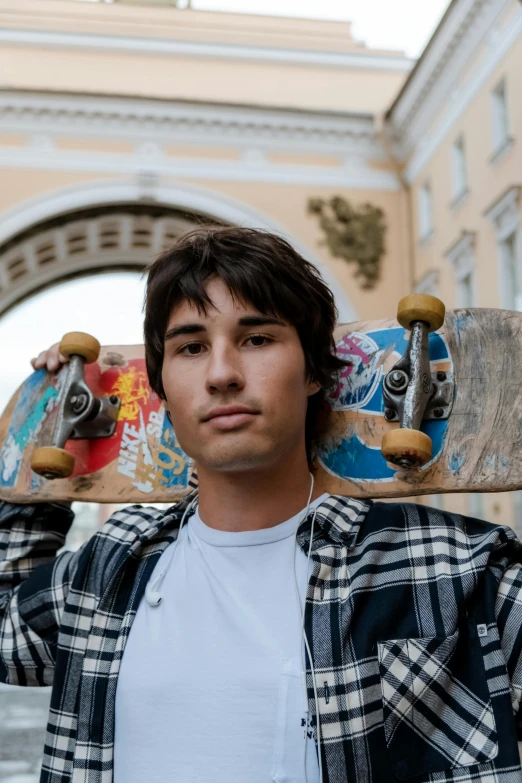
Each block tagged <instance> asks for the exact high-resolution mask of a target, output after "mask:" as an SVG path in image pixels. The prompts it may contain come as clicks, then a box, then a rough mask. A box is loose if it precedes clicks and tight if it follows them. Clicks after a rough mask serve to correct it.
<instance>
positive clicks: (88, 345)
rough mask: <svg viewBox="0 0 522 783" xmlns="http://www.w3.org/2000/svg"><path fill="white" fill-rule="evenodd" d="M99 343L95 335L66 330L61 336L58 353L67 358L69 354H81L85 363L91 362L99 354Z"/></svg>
mask: <svg viewBox="0 0 522 783" xmlns="http://www.w3.org/2000/svg"><path fill="white" fill-rule="evenodd" d="M100 350H101V345H100V343H99V342H98V340H97V339H96V337H91V335H90V334H86V333H85V332H68V333H67V334H64V336H63V337H62V342H61V343H60V353H61V354H63V355H64V356H65V358H66V359H69V358H70V357H71V356H73V355H75V356H81V357H82V359H85V362H86V364H92V363H93V362H95V361H96V359H97V358H98V356H99V355H100Z"/></svg>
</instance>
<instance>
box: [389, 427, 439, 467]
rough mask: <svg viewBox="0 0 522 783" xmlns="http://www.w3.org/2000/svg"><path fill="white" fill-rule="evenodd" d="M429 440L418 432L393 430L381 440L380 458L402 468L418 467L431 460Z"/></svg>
mask: <svg viewBox="0 0 522 783" xmlns="http://www.w3.org/2000/svg"><path fill="white" fill-rule="evenodd" d="M431 450H432V443H431V438H429V437H428V435H425V434H424V433H423V432H420V431H419V430H408V429H400V428H399V429H395V430H390V431H389V432H387V433H386V434H385V436H384V438H383V439H382V446H381V451H382V456H383V457H384V459H385V460H386V462H391V463H392V465H399V467H402V468H408V467H415V466H417V467H420V466H421V465H425V464H426V462H429V461H430V459H431Z"/></svg>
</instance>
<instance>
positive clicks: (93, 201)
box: [0, 181, 357, 321]
mask: <svg viewBox="0 0 522 783" xmlns="http://www.w3.org/2000/svg"><path fill="white" fill-rule="evenodd" d="M209 221H219V222H222V223H228V224H234V225H244V226H247V225H248V226H252V227H257V228H265V229H268V230H272V231H276V232H277V233H279V234H282V235H283V236H285V238H286V239H288V240H289V241H290V242H291V243H292V244H293V245H294V247H296V249H297V250H298V251H299V252H301V253H302V254H303V255H304V256H305V257H306V258H307V259H308V260H310V261H311V262H312V263H314V264H315V265H316V266H317V267H318V268H319V269H320V271H321V274H322V275H323V277H324V279H325V280H326V282H327V283H328V285H329V286H330V288H331V289H332V291H333V293H334V295H335V297H336V302H337V307H338V309H339V317H340V320H341V321H349V320H356V318H357V315H356V311H355V308H354V307H353V306H352V304H351V302H350V301H349V299H348V297H347V295H346V292H345V291H344V289H343V288H342V287H341V286H340V285H339V283H338V281H337V280H336V279H335V278H334V277H333V275H332V274H331V272H330V270H329V269H328V268H327V267H326V266H324V264H322V263H321V261H320V259H318V258H317V257H315V255H314V254H313V253H312V251H311V250H310V249H309V248H308V247H306V246H305V245H303V244H302V243H301V242H300V241H299V240H297V239H296V238H295V237H292V236H290V235H289V234H288V232H287V231H285V230H284V228H283V227H282V226H280V225H278V224H277V223H276V222H275V221H273V220H272V219H271V218H268V217H267V216H266V215H263V214H261V213H259V212H257V211H256V210H254V209H252V208H251V207H249V206H248V205H245V204H243V203H241V202H237V201H235V200H233V199H230V198H228V197H225V196H223V195H222V194H220V193H216V192H213V191H210V190H206V189H203V188H195V187H191V186H186V185H183V186H180V185H171V186H161V185H155V184H154V183H146V182H145V183H143V182H141V183H140V182H138V183H136V182H107V181H104V182H101V183H99V182H96V183H90V184H87V185H85V184H83V185H81V186H74V187H72V188H64V189H60V190H57V191H53V192H51V193H46V194H45V195H44V196H41V197H38V198H36V199H31V200H29V201H26V202H24V203H22V204H20V205H18V206H17V207H16V208H14V209H12V210H9V211H8V212H5V213H4V214H3V216H2V221H1V223H0V316H1V315H2V314H3V313H5V312H7V310H9V309H11V308H12V307H14V306H16V305H17V304H18V303H20V302H21V301H23V300H24V299H26V298H28V297H30V296H32V295H34V294H35V293H37V292H38V291H40V290H42V289H44V288H46V287H49V286H52V285H54V284H56V283H58V282H60V281H63V280H67V279H70V278H73V277H77V276H80V275H82V274H85V275H86V274H92V273H93V272H94V273H95V272H101V271H107V270H114V271H116V270H136V271H139V270H143V269H144V267H145V266H146V265H147V264H148V263H149V262H150V260H151V259H152V258H153V257H154V256H155V255H156V254H157V253H158V252H160V251H161V250H162V249H163V248H164V247H166V246H168V245H169V244H171V243H172V241H173V240H174V238H175V237H176V236H177V235H179V234H180V233H182V232H183V231H186V230H187V229H189V228H191V227H193V226H194V225H195V224H200V223H201V222H209Z"/></svg>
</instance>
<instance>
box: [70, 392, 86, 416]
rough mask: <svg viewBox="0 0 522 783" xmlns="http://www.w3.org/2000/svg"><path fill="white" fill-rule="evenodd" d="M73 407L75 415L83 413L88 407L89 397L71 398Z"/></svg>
mask: <svg viewBox="0 0 522 783" xmlns="http://www.w3.org/2000/svg"><path fill="white" fill-rule="evenodd" d="M71 405H72V409H73V411H74V412H75V413H81V412H82V410H83V409H84V408H85V406H86V405H87V395H86V394H78V395H76V394H74V395H73V396H72V397H71Z"/></svg>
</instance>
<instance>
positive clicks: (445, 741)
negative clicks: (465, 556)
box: [377, 629, 498, 780]
mask: <svg viewBox="0 0 522 783" xmlns="http://www.w3.org/2000/svg"><path fill="white" fill-rule="evenodd" d="M377 648H378V658H379V671H380V678H381V690H382V700H383V720H384V732H385V736H386V744H387V746H388V752H389V755H390V761H391V764H392V768H393V770H394V773H395V775H396V777H397V778H398V779H399V780H407V779H409V778H412V777H415V776H416V775H422V774H429V773H433V772H442V771H444V770H448V769H455V768H458V767H467V766H470V765H472V764H483V763H485V762H488V761H491V760H492V759H494V758H495V756H496V755H497V753H498V738H497V732H496V726H495V718H494V715H493V708H492V705H491V700H490V697H489V690H488V686H487V682H486V674H485V670H484V659H483V654H482V650H481V647H480V640H479V639H478V636H477V634H476V632H475V633H474V634H473V633H468V632H464V633H459V630H458V629H457V631H455V633H454V634H452V635H451V636H447V637H428V638H424V639H417V638H410V639H391V640H388V641H383V642H379V643H378V645H377Z"/></svg>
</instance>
